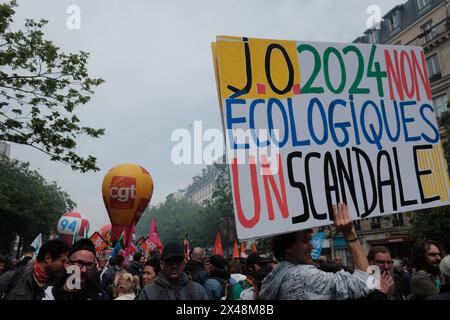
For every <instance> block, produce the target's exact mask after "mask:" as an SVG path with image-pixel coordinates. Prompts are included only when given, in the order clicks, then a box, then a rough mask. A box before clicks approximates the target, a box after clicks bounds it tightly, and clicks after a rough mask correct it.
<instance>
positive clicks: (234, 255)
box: [233, 240, 239, 258]
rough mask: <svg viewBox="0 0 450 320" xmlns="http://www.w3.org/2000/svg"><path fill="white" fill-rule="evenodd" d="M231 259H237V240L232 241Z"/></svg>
mask: <svg viewBox="0 0 450 320" xmlns="http://www.w3.org/2000/svg"><path fill="white" fill-rule="evenodd" d="M233 258H239V247H238V244H237V240H234V248H233Z"/></svg>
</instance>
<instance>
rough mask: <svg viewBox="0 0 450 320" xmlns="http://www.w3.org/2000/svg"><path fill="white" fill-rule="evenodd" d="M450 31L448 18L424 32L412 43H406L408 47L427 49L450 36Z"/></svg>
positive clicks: (449, 19)
mask: <svg viewBox="0 0 450 320" xmlns="http://www.w3.org/2000/svg"><path fill="white" fill-rule="evenodd" d="M449 29H450V18H448V17H447V18H445V19H444V20H442V21H440V22H438V23H437V24H435V25H433V26H432V27H431V28H430V29H428V30H427V31H424V32H422V33H421V34H419V35H418V36H417V37H415V38H414V39H412V40H411V41H410V42H408V43H406V45H413V46H423V47H427V46H428V45H429V44H431V43H433V42H434V41H436V40H438V39H441V38H442V37H443V36H445V35H448V34H449Z"/></svg>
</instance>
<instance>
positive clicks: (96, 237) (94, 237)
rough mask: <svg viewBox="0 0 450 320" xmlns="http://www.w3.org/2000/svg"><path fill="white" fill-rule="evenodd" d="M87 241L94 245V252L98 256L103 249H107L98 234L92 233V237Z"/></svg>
mask: <svg viewBox="0 0 450 320" xmlns="http://www.w3.org/2000/svg"><path fill="white" fill-rule="evenodd" d="M89 239H90V240H91V241H92V243H93V244H94V246H95V252H97V254H100V253H101V252H102V251H103V250H104V249H106V248H107V247H108V245H107V243H106V241H105V240H104V239H103V237H102V236H101V235H100V233H98V232H94V234H93V235H92V236H90V237H89Z"/></svg>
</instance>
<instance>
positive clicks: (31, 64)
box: [0, 1, 104, 172]
mask: <svg viewBox="0 0 450 320" xmlns="http://www.w3.org/2000/svg"><path fill="white" fill-rule="evenodd" d="M15 6H16V3H15V1H11V2H10V3H9V4H0V141H1V140H5V141H9V142H14V143H18V144H23V145H28V146H31V147H33V148H35V149H38V150H40V151H42V152H44V153H45V154H47V155H48V156H49V157H50V160H52V161H60V162H63V163H66V164H69V165H70V166H71V167H72V169H73V170H79V171H81V172H86V171H91V170H92V171H97V170H99V168H98V167H97V165H96V158H95V157H93V156H91V155H90V156H88V157H87V158H83V157H81V156H79V155H78V154H77V153H76V152H75V151H74V150H75V147H76V145H77V144H76V138H77V137H78V136H80V135H86V136H90V137H92V138H98V137H100V136H101V135H103V134H104V129H93V128H89V127H83V126H81V125H80V120H79V119H78V118H77V116H76V115H75V114H74V110H75V108H76V107H77V106H80V105H83V104H86V103H87V102H88V101H89V100H90V98H91V95H92V94H93V93H94V92H93V89H94V87H96V86H98V85H100V84H101V83H103V82H104V81H103V80H102V79H94V78H90V77H89V75H88V70H87V61H88V57H89V53H87V52H83V51H80V52H79V53H77V54H73V53H64V52H61V51H60V49H59V48H58V47H56V46H55V45H54V44H53V42H51V41H49V40H45V39H44V33H43V31H42V29H43V27H44V26H45V24H46V23H47V21H45V20H39V21H34V20H30V19H27V20H26V22H25V26H24V30H18V31H11V28H10V25H11V23H12V21H13V15H14V7H15Z"/></svg>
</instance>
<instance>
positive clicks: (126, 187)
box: [109, 177, 136, 209]
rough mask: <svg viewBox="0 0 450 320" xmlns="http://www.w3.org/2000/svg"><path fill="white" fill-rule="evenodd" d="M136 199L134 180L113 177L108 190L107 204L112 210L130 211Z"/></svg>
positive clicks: (131, 178)
mask: <svg viewBox="0 0 450 320" xmlns="http://www.w3.org/2000/svg"><path fill="white" fill-rule="evenodd" d="M135 199H136V179H135V178H133V177H113V178H112V182H111V188H110V189H109V202H110V204H111V208H114V209H132V208H133V206H134V200H135Z"/></svg>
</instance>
